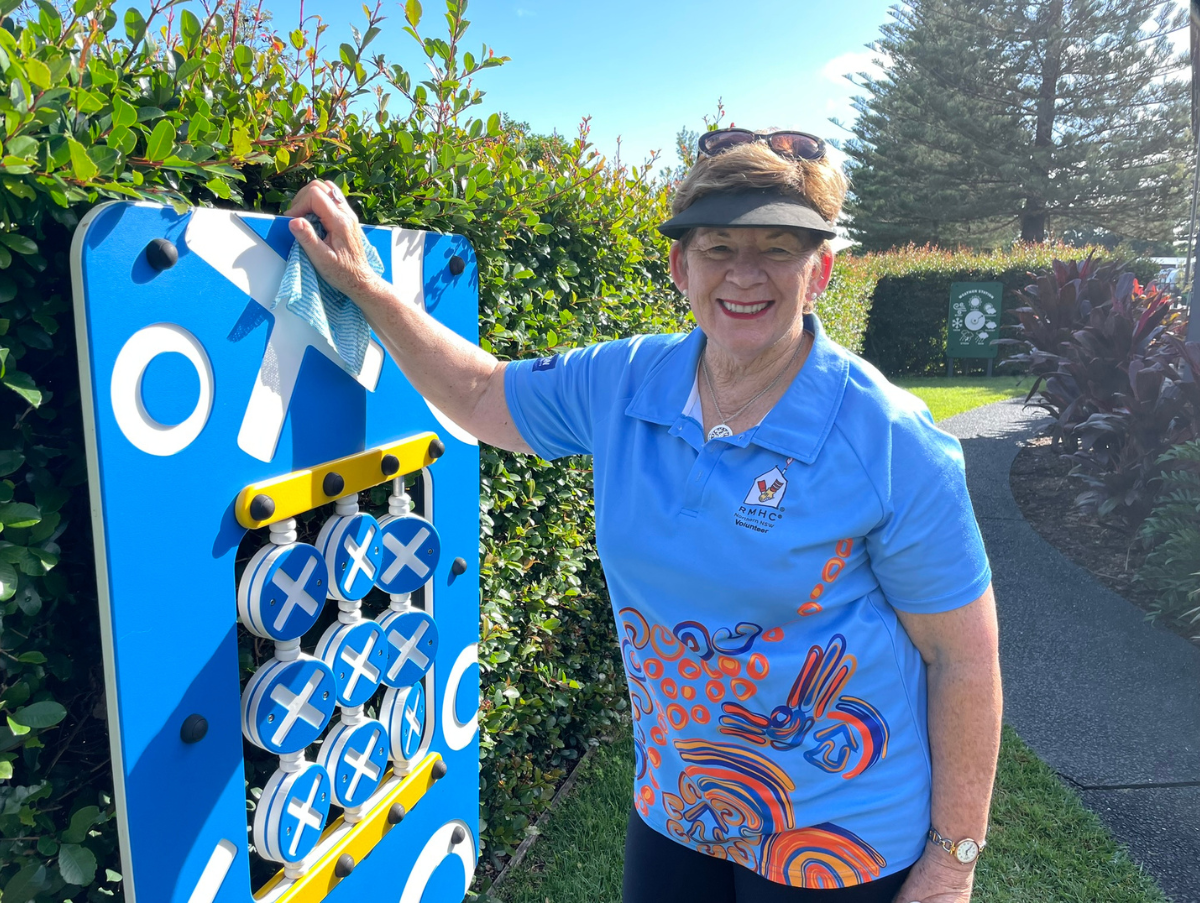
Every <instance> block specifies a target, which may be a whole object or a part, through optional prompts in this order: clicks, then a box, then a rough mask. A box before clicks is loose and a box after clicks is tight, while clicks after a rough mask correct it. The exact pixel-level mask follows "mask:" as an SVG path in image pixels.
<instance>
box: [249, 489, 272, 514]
mask: <svg viewBox="0 0 1200 903" xmlns="http://www.w3.org/2000/svg"><path fill="white" fill-rule="evenodd" d="M274 513H275V500H274V499H273V498H271V497H270V496H269V495H256V496H255V497H254V498H253V499H251V500H250V517H251V518H252V519H254V520H266V519H267V518H268V517H270V516H271V515H272V514H274Z"/></svg>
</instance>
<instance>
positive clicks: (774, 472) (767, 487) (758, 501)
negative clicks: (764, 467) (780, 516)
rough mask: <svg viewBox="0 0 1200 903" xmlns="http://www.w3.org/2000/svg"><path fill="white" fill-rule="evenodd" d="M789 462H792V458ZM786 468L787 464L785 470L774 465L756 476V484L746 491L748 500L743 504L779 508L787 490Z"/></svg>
mask: <svg viewBox="0 0 1200 903" xmlns="http://www.w3.org/2000/svg"><path fill="white" fill-rule="evenodd" d="M787 463H788V464H791V463H792V462H791V459H789V460H788V462H787ZM786 470H787V464H785V465H784V468H783V470H780V469H779V468H778V467H772V468H771V469H770V470H768V471H767V472H766V473H764V474H759V475H758V476H757V477H755V478H754V485H753V486H751V487H750V491H749V492H747V493H746V500H745V501H744V502H742V504H743V505H759V506H765V507H767V508H778V507H779V503H780V502H782V501H783V494H784V493H785V492H787V477H785V476H784V472H785V471H786Z"/></svg>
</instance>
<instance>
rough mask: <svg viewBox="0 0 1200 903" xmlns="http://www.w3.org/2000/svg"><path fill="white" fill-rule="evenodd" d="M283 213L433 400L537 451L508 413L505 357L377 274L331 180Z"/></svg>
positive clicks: (315, 260)
mask: <svg viewBox="0 0 1200 903" xmlns="http://www.w3.org/2000/svg"><path fill="white" fill-rule="evenodd" d="M309 213H315V214H316V215H317V216H318V217H320V220H321V224H322V225H323V226H324V227H325V237H324V238H323V239H321V238H318V237H317V233H316V232H315V231H314V230H313V228H312V226H311V225H310V224H309V223H308V221H307V220H305V219H304V217H305V216H306V215H307V214H309ZM285 215H286V216H291V217H295V219H293V220H292V222H291V224H290V228H291V230H292V234H293V235H294V236H295V237H296V240H297V241H299V242H300V245H301V247H302V248H304V251H305V253H306V254H308V257H309V260H311V261H312V264H313V266H314V267H315V268H316V270H317V272H318V273H319V274H320V275H321V277H322V278H323V279H324V280H325V281H326V282H328V283H329V284H330V285H331V286H333V287H334V288H336V289H338V290H339V291H341V292H343V293H344V294H345V295H346V296H347V297H349V298H350V299H351V300H352V301H354V303H355V304H357V305H358V306H359V307H360V308H361V309H362V312H363V314H365V315H366V318H367V321H368V322H369V323H370V324H371V327H372V328H373V329H374V330H375V334H376V335H377V336H379V338H380V340H381V341H382V342H383V344H384V345H385V346H386V347H387V349H388V351H389V352H390V353H391V355H392V357H393V358H395V359H396V363H398V364H399V365H400V369H401V370H402V371H403V372H404V375H405V376H406V377H408V381H409V382H411V383H412V384H413V386H414V388H416V390H417V391H418V392H420V393H421V395H422V396H423V397H424V398H425V399H426V400H427V401H429V403H430V404H432V405H433V406H434V407H436V408H437V409H438V410H440V411H442V412H443V413H444V414H446V416H448V417H449V418H450V419H451V420H453V421H454V422H455V423H457V424H458V425H459V426H461V427H462V428H463V429H464V430H466V431H467V432H469V433H470V434H471V435H473V436H475V437H476V438H477V439H479V441H481V442H486V443H487V444H489V445H494V446H497V447H499V448H504V449H508V450H509V451H519V452H530V451H532V449H530V447H529V446H528V445H527V444H526V443H525V440H524V439H522V438H521V434H520V432H519V431H518V430H517V427H516V425H515V424H514V423H513V420H512V417H511V416H510V414H509V410H508V402H507V401H506V399H505V395H504V367H505V365H504V363H502V362H501V361H498V360H496V358H495V357H493V356H492V355H490V354H488V353H487V352H486V351H484V350H483V349H482V348H479V347H477V346H475V345H472V344H471V343H470V342H468V341H467V340H466V339H464V338H462V336H460V335H458V334H457V333H454V332H452V331H451V330H450V329H447V328H446V327H445V326H443V325H442V324H441V323H439V322H438V321H437V320H435V319H434V318H433V317H431V316H429V314H427V313H425V311H423V310H420V309H418V308H416V307H413V306H412V305H411V304H406V303H405V302H404V301H402V300H401V299H400V298H399V297H398V296H397V295H396V292H395V291H394V289H393V288H392V286H391V284H390V283H388V282H385V281H384V280H383V279H381V278H380V277H379V276H377V275H376V274H375V272H374V271H373V270H372V269H371V267H370V265H369V264H368V263H367V257H366V253H365V252H364V251H363V247H362V242H361V240H360V238H359V228H360V227H359V223H358V217H357V216H355V214H354V211H353V210H352V209H350V205H349V204H348V203H347V202H346V199H345V198H344V197H343V196H342V193H341V191H340V190H339V189H338V187H337V186H336V185H335V184H334V183H333V182H327V181H321V180H316V181H313V182H309V183H308V184H307V185H305V186H304V187H303V188H301V189H300V191H298V192H297V193H296V197H295V199H294V200H293V201H292V206H291V207H290V208H289V209H288V210H287V212H286V214H285Z"/></svg>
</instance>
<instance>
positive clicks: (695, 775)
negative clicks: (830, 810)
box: [617, 607, 889, 888]
mask: <svg viewBox="0 0 1200 903" xmlns="http://www.w3.org/2000/svg"><path fill="white" fill-rule="evenodd" d="M617 617H618V628H619V630H620V634H621V637H620V639H621V650H622V655H623V658H624V661H625V667H626V672H627V677H628V680H629V690H630V697H631V702H632V712H633V724H634V748H635V800H634V803H635V806H636V807H637V809H638V811H639V812H640V813H641V814H642V816H643V818H646V819H647V820H648V821H660V820H661V819H662V817H663V816H665V821H666V830H667V833H668V834H669V835H670V836H671V837H673V838H674V839H675V840H677V841H679V842H680V843H684V844H687V845H689V846H692V847H694V848H695V849H697V850H699V851H700V852H703V853H706V854H708V855H711V856H716V857H719V858H722V859H729V860H732V861H734V862H736V863H738V864H740V865H743V866H746V867H747V868H751V869H753V870H754V871H756V872H758V873H759V874H761V875H763V876H764V877H766V878H768V879H769V880H772V881H776V882H779V883H782V884H788V885H792V886H797V887H810V888H834V887H849V886H852V885H856V884H861V883H864V882H867V881H871V880H874V879H875V878H877V877H879V875H880V874H881V870H882V869H884V868H885V867H886V865H887V862H886V860H885V859H884V857H883V856H882V855H881V854H880V853H879V852H878V851H877V850H876V849H874V848H873V847H872V846H871V844H870V843H869V842H867V841H866V840H864V839H863V838H861V837H858V836H857V835H855V834H854V833H853V832H852V831H850V830H848V829H846V828H845V827H842V826H839V825H836V824H831V823H821V824H816V825H808V826H805V825H800V824H797V823H796V814H795V809H794V803H793V799H794V796H795V792H796V788H797V783H798V782H804V781H809V780H811V779H810V778H809V776H807V775H804V774H789V773H788V772H787V771H785V770H784V768H783V767H781V760H782V759H783V758H785V757H784V756H782V755H781V753H784V752H792V751H802V758H801V759H800V760H799V761H800V762H802V763H804V765H805V767H806V768H813V769H816V771H817V772H819V773H823V774H838V775H841V777H842V778H843V779H845V780H851V779H853V778H855V777H857V776H859V775H861V774H863V773H864V772H865V771H866V770H867V769H869V768H871V767H872V766H874V765H876V764H877V763H879V762H880V761H881V760H883V759H884V758H885V757H886V756H887V747H888V736H889V731H888V725H887V722H886V721H885V720H884V718H883V716H882V715H881V714H880V712H879V711H878V710H877V709H876V708H875V707H874V706H872V705H871V703H870V702H868V701H867V700H864V699H861V698H859V697H856V696H852V695H850V694H849V693H848V692H847V690H848V689H849V688H850V684H851V683H852V679H853V676H854V672H855V669H856V667H857V662H856V659H855V657H854V656H853V655H852V654H850V652H849V651H848V649H847V642H846V638H845V637H843V636H842V635H840V634H835V635H834V636H832V637H831V638H830V639H829V640H828V642H827V643H825V645H811V646H810V647H809V649H808V650H807V653H806V654H805V655H804V657H803V662H802V665H801V667H800V670H799V672H798V673H797V674H796V675H795V677H794V680H792V682H791V685H790V690H789V692H788V693H787V694H786V696H784V697H783V698H780V699H771V698H764V696H766V695H767V694H768V693H770V691H771V689H772V688H773V687H776V686H777V685H778V680H770V679H769V678H770V677H771V667H772V665H771V661H772V650H773V649H782V650H784V651H785V653H791V654H790V655H783V656H780V655H777V656H776V657H777V658H793V657H794V655H795V653H794V652H792V650H793V649H794V648H795V646H794V643H790V644H782V645H777V644H780V643H781V641H783V640H784V639H785V630H786V628H785V627H774V628H771V629H769V630H764V629H763V628H762V627H760V626H759V625H757V624H753V623H750V622H746V621H742V622H738V623H736V624H734V625H732V626H717V627H710V626H708V625H705V624H702V623H700V622H699V621H694V620H691V621H684V622H681V623H679V624H676V625H674V626H672V627H667V626H665V625H663V624H650V623H648V622H647V620H646V618H645V617H644V616H643V615H642V613H641V612H639V611H638V610H637V609H635V608H632V607H626V608H622V609H620V611H619V612H618V613H617ZM785 684H786V681H785ZM760 694H762V695H760ZM788 758H789V762H790V763H795V762H796V761H797V760H796V758H795V756H791V757H788ZM793 768H794V764H793Z"/></svg>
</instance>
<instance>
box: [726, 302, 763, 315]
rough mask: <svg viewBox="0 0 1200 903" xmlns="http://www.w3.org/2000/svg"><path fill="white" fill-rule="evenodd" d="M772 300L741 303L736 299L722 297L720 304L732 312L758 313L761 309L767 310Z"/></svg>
mask: <svg viewBox="0 0 1200 903" xmlns="http://www.w3.org/2000/svg"><path fill="white" fill-rule="evenodd" d="M770 303H771V302H770V301H756V302H754V303H753V304H739V303H738V302H736V301H726V300H724V299H721V301H720V304H721V306H722V307H723V308H725V309H726V310H727V311H729V312H730V313H734V314H756V313H758V312H759V311H760V310H765V309H766V307H767V305H768V304H770Z"/></svg>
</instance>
